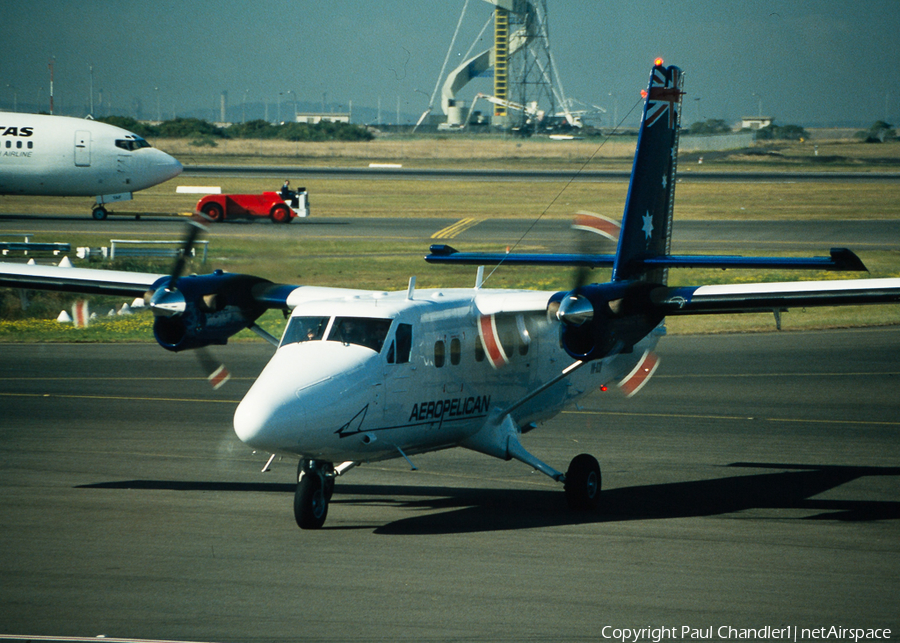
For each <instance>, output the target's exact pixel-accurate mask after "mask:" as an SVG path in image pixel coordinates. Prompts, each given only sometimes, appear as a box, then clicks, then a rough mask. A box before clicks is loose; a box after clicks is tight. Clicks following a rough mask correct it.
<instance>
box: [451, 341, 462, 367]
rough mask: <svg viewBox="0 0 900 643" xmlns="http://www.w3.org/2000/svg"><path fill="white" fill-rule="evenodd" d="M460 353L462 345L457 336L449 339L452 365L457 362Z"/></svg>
mask: <svg viewBox="0 0 900 643" xmlns="http://www.w3.org/2000/svg"><path fill="white" fill-rule="evenodd" d="M461 354H462V346H461V344H460V341H459V337H454V338H453V339H451V340H450V363H451V364H453V365H454V366H456V365H458V364H459V357H460V355H461Z"/></svg>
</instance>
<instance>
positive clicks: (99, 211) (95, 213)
mask: <svg viewBox="0 0 900 643" xmlns="http://www.w3.org/2000/svg"><path fill="white" fill-rule="evenodd" d="M107 214H108V213H107V211H106V208H104V207H103V206H102V205H95V206H94V207H93V208H92V209H91V216H92V217H94V219H95V220H97V221H103V220H104V219H106V215H107Z"/></svg>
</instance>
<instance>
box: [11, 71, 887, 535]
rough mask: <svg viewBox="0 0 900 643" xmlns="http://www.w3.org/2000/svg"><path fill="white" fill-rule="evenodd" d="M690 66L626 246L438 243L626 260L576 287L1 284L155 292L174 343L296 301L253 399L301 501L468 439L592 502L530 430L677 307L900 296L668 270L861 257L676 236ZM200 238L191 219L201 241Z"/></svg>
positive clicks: (638, 356)
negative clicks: (541, 455) (568, 251)
mask: <svg viewBox="0 0 900 643" xmlns="http://www.w3.org/2000/svg"><path fill="white" fill-rule="evenodd" d="M681 96H682V75H681V71H680V70H679V69H678V68H677V67H665V66H663V65H662V62H661V61H658V62H657V64H656V65H654V66H653V69H652V72H651V76H650V85H649V89H648V91H647V94H646V99H645V104H644V113H643V120H642V123H641V129H640V135H639V139H638V144H637V151H636V153H635V159H634V169H633V172H632V176H631V185H630V187H629V191H628V197H627V202H626V206H625V214H624V217H623V219H622V225H621V231H620V233H619V235H618V248H617V251H616V254H615V255H612V256H606V255H583V254H582V255H578V254H576V255H521V254H515V253H510V254H505V255H480V254H466V253H460V252H457V251H456V250H454V249H453V248H449V247H447V246H437V247H432V251H431V254H430V255H429V256H428V257H426V259H427V260H428V261H431V262H438V263H440V262H444V263H471V264H475V265H479V264H480V265H483V264H485V263H497V262H500V261H503V262H505V263H507V264H510V265H513V264H520V265H521V264H541V265H559V266H578V267H580V270H581V271H582V275H583V274H584V271H585V270H586V267H593V266H601V265H603V266H606V265H608V266H612V279H611V281H609V282H607V283H602V284H601V283H586V280H584V279H583V278H582V279H580V280H579V282H580V283H579V284H578V285H576V287H575V288H573V289H572V290H570V291H567V292H535V291H521V290H500V289H488V288H484V287H482V284H481V275H482V274H483V273H482V272H481V269H479V271H478V276H477V277H476V283H475V287H474V288H472V289H446V290H416V289H415V285H414V282H413V281H411V283H410V286H409V288H408V289H407V290H405V291H400V292H391V293H389V292H372V291H362V290H349V289H340V288H323V287H304V286H290V285H283V284H274V283H272V282H269V281H266V280H264V279H260V278H257V277H252V276H249V275H240V274H228V273H222V272H215V273H213V274H210V275H201V276H185V277H179V274H180V272H181V268H182V266H176V269H175V270H174V273H173V275H171V276H164V275H137V274H129V273H121V272H119V273H114V272H108V271H100V270H88V269H77V268H67V269H62V268H57V267H40V266H18V265H16V266H13V265H10V264H0V285H4V286H14V287H18V288H50V289H57V290H73V291H81V292H93V293H121V294H127V295H134V294H143V293H145V291H146V293H147V294H146V296H147V297H148V299H149V302H150V306H151V307H152V309H153V311H154V312H155V314H156V319H155V324H154V334H155V336H156V339H157V341H158V342H159V343H160V344H161V345H162V346H163V347H164V348H167V349H169V350H173V351H178V350H183V349H190V348H200V347H204V346H208V345H211V344H224V343H225V342H226V341H227V338H228V337H230V336H231V335H233V334H234V333H236V332H238V331H239V330H241V329H242V328H251V329H253V330H256V331H257V332H258V333H259V334H262V335H266V333H265V332H264V331H262V330H261V329H259V328H258V327H257V326H256V324H255V321H256V319H257V318H258V317H259V316H260V315H261V314H262V313H263V312H264V311H265V310H266V309H269V308H276V309H282V310H284V311H291V312H290V315H291V316H290V320H289V322H288V324H287V327H286V328H285V331H284V334H283V336H282V338H281V340H280V341H279V340H277V339H276V338H274V337H271V336H270V337H269V338H268V339H269V341H271V342H272V343H274V344H275V345H277V347H278V348H277V350H276V352H275V355H274V356H273V357H272V359H271V361H270V362H269V363H268V365H267V366H266V367H265V369H264V370H263V372H262V373H261V374H260V376H259V378H258V379H257V380H256V382H255V383H254V384H253V386H252V387H251V389H250V390H249V392H248V393H247V395H246V396H245V397H244V399H243V400H242V401H241V403H240V405H239V406H238V408H237V411H236V412H235V415H234V429H235V432H236V433H237V436H238V437H239V438H240V439H241V440H242V441H243V442H245V443H246V444H248V445H250V446H251V447H253V448H255V449H259V450H264V451H267V452H269V453H272V454H275V453H279V454H284V455H288V456H293V457H296V458H298V459H299V461H300V464H299V467H298V474H297V490H296V494H295V497H294V515H295V517H296V520H297V523H298V525H299V526H300V527H302V528H308V529H309V528H311V529H315V528H319V527H321V526H322V525H323V523H324V522H325V517H326V514H327V511H328V502H329V499H330V498H331V494H332V492H333V490H334V480H335V477H336V476H338V475H341V474H343V473H345V472H347V471H348V470H349V469H351V468H352V467H354V466H356V465H359V464H363V463H368V462H375V461H379V460H386V459H390V458H406V459H407V460H410V458H411V457H412V456H415V455H416V454H419V453H425V452H428V451H435V450H438V449H446V448H449V447H465V448H468V449H473V450H475V451H479V452H482V453H485V454H488V455H491V456H494V457H497V458H501V459H504V460H509V459H516V460H520V461H522V462H524V463H525V464H527V465H528V466H530V467H533V468H534V469H536V470H538V471H540V472H542V473H544V474H546V475H548V476H549V477H551V478H552V479H554V480H556V481H558V482H561V483H563V485H564V489H565V496H566V499H567V501H568V503H569V505H570V506H571V507H572V508H573V509H594V508H596V507H598V503H599V499H600V486H601V484H600V483H601V477H600V467H599V466H598V464H597V460H595V459H594V458H593V457H592V456H590V455H586V454H582V455H578V456H576V457H575V458H574V459H573V460H572V461H571V463H570V464H569V466H568V469H567V471H566V472H565V473H562V472H561V471H557V470H556V469H554V468H553V467H551V466H549V465H548V464H545V463H544V462H542V461H540V460H539V459H538V458H536V457H535V456H533V455H532V454H530V453H529V452H528V451H526V450H525V448H524V446H523V445H522V442H521V440H520V436H521V435H522V434H523V433H526V432H527V431H529V430H531V429H533V428H535V426H536V424H537V423H538V422H541V421H542V420H546V419H548V418H551V417H553V416H555V415H556V414H558V413H560V411H562V410H563V409H564V408H565V407H566V405H568V404H570V403H571V402H572V401H573V400H576V399H577V398H579V397H580V396H583V395H585V394H588V393H590V392H591V391H594V390H596V389H598V388H599V387H601V386H604V385H608V384H611V383H621V384H622V386H623V388H624V389H625V390H626V391H627V392H629V393H633V392H635V391H636V390H637V389H638V388H640V386H642V385H643V383H644V382H645V381H646V379H647V378H648V377H649V376H650V375H651V374H652V371H653V369H654V368H655V364H656V358H655V357H654V355H653V353H652V350H653V348H654V346H655V345H656V343H657V340H658V339H659V337H660V336H661V335H663V334H664V327H663V319H664V318H665V316H666V315H694V314H714V313H723V312H728V313H735V312H749V311H776V312H777V311H781V310H784V309H787V308H788V307H791V306H803V307H808V306H832V305H841V304H869V303H882V302H896V301H898V300H900V279H868V280H833V281H813V282H797V283H756V284H740V285H736V286H721V285H720V286H699V287H679V288H674V287H668V286H667V285H666V280H667V271H668V269H669V268H674V267H684V266H705V267H719V268H748V267H749V268H766V267H769V268H791V269H796V268H801V269H802V268H812V269H818V270H822V269H831V270H865V267H864V266H863V265H862V263H861V262H860V260H859V259H858V258H857V257H856V255H854V254H853V253H852V252H850V251H849V250H844V249H834V250H832V251H831V255H830V256H829V257H816V258H808V259H804V258H773V257H759V258H754V257H734V256H723V257H716V256H684V255H671V254H669V240H670V236H671V229H672V225H671V224H672V199H673V192H674V186H675V161H676V151H677V149H678V127H679V112H680V105H681ZM192 243H193V237H192V236H190V237H189V239H188V242H187V246H190V245H191V244H192Z"/></svg>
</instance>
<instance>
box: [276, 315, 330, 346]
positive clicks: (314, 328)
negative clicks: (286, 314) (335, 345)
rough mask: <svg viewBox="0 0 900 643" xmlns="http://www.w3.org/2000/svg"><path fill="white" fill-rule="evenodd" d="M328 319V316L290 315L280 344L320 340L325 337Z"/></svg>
mask: <svg viewBox="0 0 900 643" xmlns="http://www.w3.org/2000/svg"><path fill="white" fill-rule="evenodd" d="M329 319H330V317H291V319H290V320H289V321H288V325H287V328H286V329H285V330H284V337H283V338H282V339H281V345H282V346H284V345H285V344H297V343H299V342H316V341H320V340H321V339H322V338H324V337H325V329H326V328H328V320H329Z"/></svg>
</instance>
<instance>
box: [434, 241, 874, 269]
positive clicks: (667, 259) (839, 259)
mask: <svg viewBox="0 0 900 643" xmlns="http://www.w3.org/2000/svg"><path fill="white" fill-rule="evenodd" d="M430 250H431V254H429V255H426V257H425V261H427V262H428V263H454V264H462V265H466V264H468V265H496V264H501V263H503V264H506V265H509V266H579V267H584V268H603V267H609V266H612V265H613V262H614V261H615V256H614V255H591V254H578V253H557V254H538V253H524V252H523V253H514V252H507V253H505V254H504V253H499V252H458V251H457V250H456V249H455V248H453V247H452V246H447V245H433V246H431V248H430ZM634 263H635V264H637V265H636V266H633V267H636V268H637V272H643V271H644V270H649V269H653V268H722V269H725V268H749V269H756V270H840V271H844V270H850V271H863V272H866V271H867V269H866V266H865V264H863V262H862V260H861V259H860V258H859V257H858V256H856V254H855V253H854V252H853V251H851V250H848V249H847V248H832V249H831V253H830V255H829V256H828V257H741V256H736V255H718V256H717V255H663V256H656V257H645V258H642V259H635V260H634Z"/></svg>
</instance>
